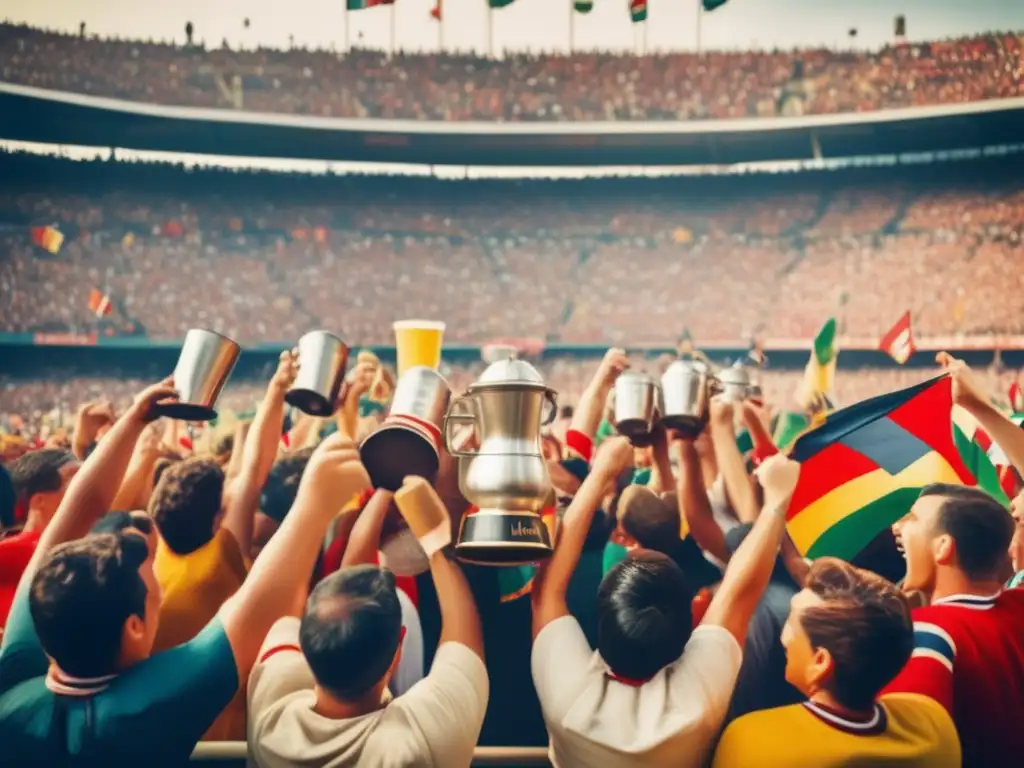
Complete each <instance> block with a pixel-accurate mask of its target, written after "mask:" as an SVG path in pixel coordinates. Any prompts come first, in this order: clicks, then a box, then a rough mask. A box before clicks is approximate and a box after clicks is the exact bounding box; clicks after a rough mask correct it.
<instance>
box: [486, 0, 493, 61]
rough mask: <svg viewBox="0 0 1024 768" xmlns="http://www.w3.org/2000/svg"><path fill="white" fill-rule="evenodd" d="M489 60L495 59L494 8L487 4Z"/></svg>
mask: <svg viewBox="0 0 1024 768" xmlns="http://www.w3.org/2000/svg"><path fill="white" fill-rule="evenodd" d="M487 58H489V59H493V58H494V6H493V5H491V4H490V3H488V4H487Z"/></svg>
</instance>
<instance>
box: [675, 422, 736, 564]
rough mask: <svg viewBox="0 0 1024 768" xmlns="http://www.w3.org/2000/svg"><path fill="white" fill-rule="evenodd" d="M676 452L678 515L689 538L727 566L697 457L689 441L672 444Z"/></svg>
mask: <svg viewBox="0 0 1024 768" xmlns="http://www.w3.org/2000/svg"><path fill="white" fill-rule="evenodd" d="M676 445H677V446H678V448H677V450H678V451H679V480H678V486H677V487H678V492H677V493H676V496H677V497H678V499H679V514H680V515H681V516H682V518H683V519H684V520H686V525H687V527H688V528H689V529H690V536H692V537H693V540H694V541H695V542H696V543H697V546H698V547H700V548H701V549H703V550H704V551H705V552H708V553H710V554H711V555H713V556H714V557H716V558H718V559H719V560H721V561H722V562H723V563H727V562H729V548H728V547H727V546H726V545H725V534H724V533H722V529H721V528H720V527H719V526H718V523H717V522H715V518H714V515H712V513H711V501H710V500H709V499H708V492H707V488H705V487H704V473H703V470H702V469H701V464H700V456H698V455H697V448H696V447H695V446H694V444H693V442H692V441H689V440H680V441H679V442H678V443H676Z"/></svg>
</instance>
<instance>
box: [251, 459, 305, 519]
mask: <svg viewBox="0 0 1024 768" xmlns="http://www.w3.org/2000/svg"><path fill="white" fill-rule="evenodd" d="M312 455H313V449H312V448H303V449H302V450H299V451H296V452H295V453H292V454H289V455H287V456H285V457H284V458H281V459H278V460H277V461H276V462H275V463H274V466H273V467H271V469H270V474H269V475H267V481H266V482H265V483H264V484H263V491H262V493H261V494H260V511H261V512H262V513H263V514H265V515H266V516H267V517H269V518H270V519H271V520H274V521H276V522H278V523H282V522H284V518H285V516H286V515H287V514H288V510H289V509H291V508H292V504H294V503H295V494H296V493H298V490H299V481H300V480H301V479H302V473H303V472H305V471H306V465H307V464H308V463H309V458H310V456H312Z"/></svg>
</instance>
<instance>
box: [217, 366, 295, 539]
mask: <svg viewBox="0 0 1024 768" xmlns="http://www.w3.org/2000/svg"><path fill="white" fill-rule="evenodd" d="M297 373H298V365H297V354H296V352H295V351H294V350H293V351H291V352H282V353H281V359H280V362H279V363H278V366H277V371H276V372H275V373H274V378H273V379H271V380H270V385H269V386H268V387H267V392H266V394H265V395H264V397H263V401H262V402H261V403H260V405H259V407H258V408H257V409H256V417H255V418H254V419H253V422H252V427H251V428H250V429H249V434H248V435H246V438H245V445H244V446H243V447H242V449H241V450H242V464H241V468H240V469H239V471H238V475H237V476H236V477H235V478H234V479H233V480H232V481H231V482H230V484H229V485H228V486H227V487H226V488H225V489H224V502H223V503H224V521H223V522H222V523H221V525H222V526H223V527H224V528H225V529H227V530H228V531H230V532H231V534H232V535H233V536H234V537H235V540H236V541H237V542H238V547H239V549H240V550H241V551H242V552H244V553H248V552H250V551H251V550H252V529H253V518H254V517H255V515H256V505H257V502H258V500H259V495H260V491H261V490H262V489H263V484H264V483H265V482H266V481H267V475H269V474H270V469H271V467H273V466H274V459H275V457H276V456H277V447H278V444H279V443H280V442H281V427H282V426H283V425H284V396H285V394H286V393H287V392H288V388H289V387H291V385H292V382H293V381H295V376H296V374H297ZM236 450H237V447H236Z"/></svg>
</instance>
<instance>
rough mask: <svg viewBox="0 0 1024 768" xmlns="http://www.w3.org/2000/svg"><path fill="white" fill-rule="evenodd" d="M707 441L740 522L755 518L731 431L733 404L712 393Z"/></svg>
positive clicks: (754, 505) (754, 504) (747, 481)
mask: <svg viewBox="0 0 1024 768" xmlns="http://www.w3.org/2000/svg"><path fill="white" fill-rule="evenodd" d="M711 442H712V443H713V444H714V450H715V460H716V461H717V462H718V470H719V472H721V473H722V479H723V480H724V482H725V492H726V494H727V496H728V497H729V502H730V503H731V505H732V508H733V509H735V510H736V516H737V517H739V519H740V522H741V523H750V522H753V521H754V520H755V519H756V518H757V499H756V498H755V497H754V489H753V488H752V487H751V485H750V478H749V476H748V475H747V468H746V466H744V463H743V455H742V454H741V453H740V449H739V446H738V445H736V434H735V432H734V430H733V404H732V403H730V402H728V401H726V400H723V399H722V397H721V395H716V396H715V398H714V400H713V401H712V403H711Z"/></svg>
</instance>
